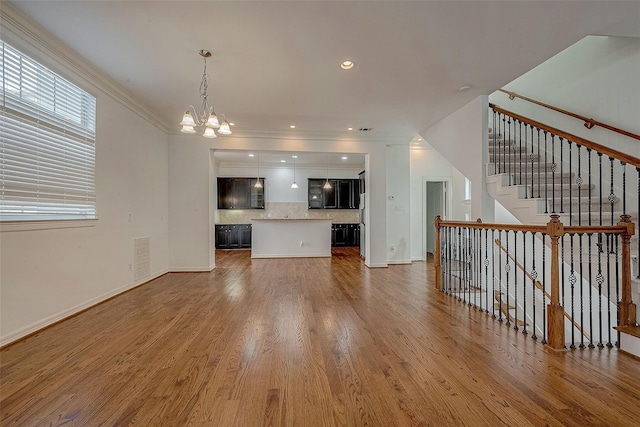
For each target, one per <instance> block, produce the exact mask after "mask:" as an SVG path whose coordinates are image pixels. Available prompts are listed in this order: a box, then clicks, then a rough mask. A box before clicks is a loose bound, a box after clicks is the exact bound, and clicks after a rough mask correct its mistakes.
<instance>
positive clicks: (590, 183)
mask: <svg viewBox="0 0 640 427" xmlns="http://www.w3.org/2000/svg"><path fill="white" fill-rule="evenodd" d="M587 158H588V160H589V195H588V200H589V209H588V210H589V222H588V223H587V225H591V209H592V208H591V187H592V186H593V183H592V182H591V148H587ZM589 239H591V234H589ZM589 246H591V240H589ZM589 250H591V247H589ZM589 261H591V258H589Z"/></svg>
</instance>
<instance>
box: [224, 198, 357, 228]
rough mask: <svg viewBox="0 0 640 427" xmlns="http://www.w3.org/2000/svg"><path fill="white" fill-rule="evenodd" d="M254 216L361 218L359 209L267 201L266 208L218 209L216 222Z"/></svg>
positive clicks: (347, 220) (246, 220) (245, 221)
mask: <svg viewBox="0 0 640 427" xmlns="http://www.w3.org/2000/svg"><path fill="white" fill-rule="evenodd" d="M254 218H290V219H292V218H310V219H324V218H331V219H332V221H331V222H334V223H354V224H357V223H358V222H359V219H360V215H359V211H358V209H308V206H307V204H306V203H305V202H266V204H265V209H247V210H242V209H238V210H235V209H228V210H216V211H215V213H214V221H215V223H216V224H250V223H251V220H252V219H254Z"/></svg>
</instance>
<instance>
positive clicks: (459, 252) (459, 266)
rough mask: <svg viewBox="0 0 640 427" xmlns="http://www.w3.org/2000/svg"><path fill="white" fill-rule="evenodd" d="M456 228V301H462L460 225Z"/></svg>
mask: <svg viewBox="0 0 640 427" xmlns="http://www.w3.org/2000/svg"><path fill="white" fill-rule="evenodd" d="M456 228H457V230H458V249H457V258H458V290H457V293H458V301H462V298H461V297H460V294H461V291H462V274H463V270H462V268H463V266H462V252H461V250H462V236H461V235H462V227H456Z"/></svg>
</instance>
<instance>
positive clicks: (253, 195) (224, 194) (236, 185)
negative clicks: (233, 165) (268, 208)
mask: <svg viewBox="0 0 640 427" xmlns="http://www.w3.org/2000/svg"><path fill="white" fill-rule="evenodd" d="M256 179H257V178H218V209H264V178H260V181H261V182H262V188H256V187H254V184H255V183H256Z"/></svg>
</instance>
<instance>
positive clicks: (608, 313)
mask: <svg viewBox="0 0 640 427" xmlns="http://www.w3.org/2000/svg"><path fill="white" fill-rule="evenodd" d="M610 237H611V236H610V235H609V234H607V239H606V241H607V329H608V331H609V333H608V336H609V340H608V341H607V347H609V348H612V347H613V344H612V343H611V247H610V243H609V242H610V241H611V239H610Z"/></svg>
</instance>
